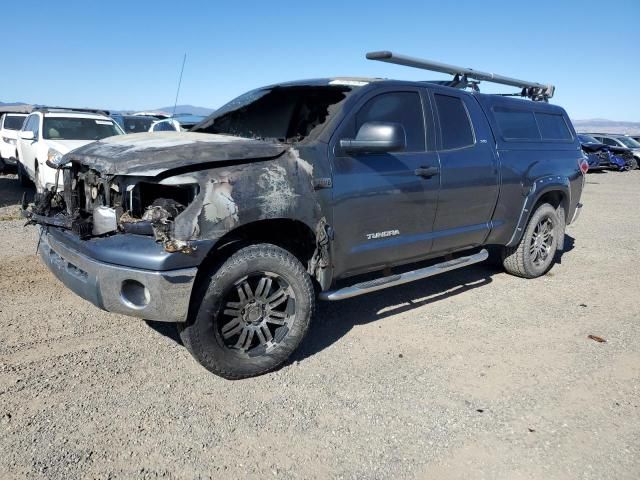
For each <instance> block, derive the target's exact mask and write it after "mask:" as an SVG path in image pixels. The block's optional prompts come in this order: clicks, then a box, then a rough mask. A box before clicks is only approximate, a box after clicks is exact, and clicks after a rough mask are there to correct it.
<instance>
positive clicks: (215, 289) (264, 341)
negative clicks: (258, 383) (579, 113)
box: [178, 244, 315, 379]
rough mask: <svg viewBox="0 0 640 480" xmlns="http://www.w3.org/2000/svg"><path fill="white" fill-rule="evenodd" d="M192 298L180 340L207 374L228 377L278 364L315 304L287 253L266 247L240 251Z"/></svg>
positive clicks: (303, 274)
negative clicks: (194, 300) (196, 302)
mask: <svg viewBox="0 0 640 480" xmlns="http://www.w3.org/2000/svg"><path fill="white" fill-rule="evenodd" d="M194 297H195V298H202V301H201V303H200V305H199V307H198V309H197V311H196V310H195V308H194V309H193V313H192V318H191V319H190V321H189V322H188V323H186V324H178V331H179V332H180V338H181V339H182V341H183V343H184V345H185V346H186V347H187V349H188V350H189V351H190V352H191V354H192V355H193V356H194V357H195V358H196V360H198V362H199V363H200V364H201V365H203V366H204V367H205V368H206V369H208V370H209V371H211V372H213V373H215V374H216V375H220V376H221V377H224V378H228V379H240V378H246V377H252V376H255V375H260V374H262V373H266V372H268V371H270V370H273V369H274V368H277V367H279V366H280V365H282V364H283V363H284V362H285V361H286V360H287V358H289V356H290V355H291V353H293V351H294V350H295V349H296V348H297V347H298V345H299V344H300V342H301V341H302V339H303V338H304V336H305V334H306V332H307V330H308V328H309V325H310V323H311V317H312V314H313V310H314V305H315V292H314V289H313V284H312V283H311V279H310V277H309V275H308V273H307V272H306V270H305V269H304V267H303V266H302V264H301V263H300V262H299V261H298V259H296V258H295V257H294V256H293V255H292V254H291V253H289V252H287V251H286V250H284V249H282V248H280V247H276V246H275V245H270V244H258V245H252V246H249V247H246V248H243V249H241V250H239V251H238V252H236V253H235V254H234V255H232V256H231V257H230V258H229V259H228V260H227V261H225V262H224V264H223V265H222V266H221V267H220V268H219V269H218V270H217V271H216V272H214V273H213V274H212V275H211V277H210V278H209V280H208V281H207V282H206V283H205V284H204V285H203V286H202V289H201V290H200V292H199V294H196V295H194Z"/></svg>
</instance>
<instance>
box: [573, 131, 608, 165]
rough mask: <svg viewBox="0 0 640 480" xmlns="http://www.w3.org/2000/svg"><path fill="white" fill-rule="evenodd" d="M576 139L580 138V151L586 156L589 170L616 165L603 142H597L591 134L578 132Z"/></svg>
mask: <svg viewBox="0 0 640 480" xmlns="http://www.w3.org/2000/svg"><path fill="white" fill-rule="evenodd" d="M578 140H580V145H581V147H582V151H583V152H584V154H585V156H586V157H587V162H588V163H589V171H592V170H603V169H605V168H616V167H617V166H616V165H614V164H612V162H611V157H610V153H609V148H608V147H607V146H606V145H605V144H604V143H601V142H599V141H598V140H596V139H595V138H593V137H592V136H591V135H586V134H583V133H579V134H578Z"/></svg>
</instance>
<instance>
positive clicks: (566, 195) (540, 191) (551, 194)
mask: <svg viewBox="0 0 640 480" xmlns="http://www.w3.org/2000/svg"><path fill="white" fill-rule="evenodd" d="M569 185H570V183H569V179H568V178H567V177H561V176H555V175H554V176H551V177H544V178H540V179H538V180H536V181H535V182H534V183H533V185H532V187H531V190H530V192H529V194H528V195H527V197H526V199H525V202H524V205H523V207H522V211H521V213H520V219H519V220H518V224H517V225H516V228H515V231H514V232H513V235H512V237H511V239H510V240H509V242H508V243H507V245H506V246H507V247H511V246H514V245H517V244H518V243H519V242H520V239H521V238H522V235H524V231H525V229H526V226H527V224H528V223H529V218H531V215H532V214H533V212H535V210H536V208H537V207H538V205H540V204H542V203H549V204H550V205H552V206H553V207H554V208H555V209H556V210H557V209H558V208H559V207H562V208H563V210H564V215H565V222H566V221H567V220H568V218H567V217H568V215H569V210H570V205H571V189H570V187H569Z"/></svg>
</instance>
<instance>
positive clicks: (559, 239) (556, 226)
mask: <svg viewBox="0 0 640 480" xmlns="http://www.w3.org/2000/svg"><path fill="white" fill-rule="evenodd" d="M565 223H566V222H565V218H564V209H563V208H562V207H560V208H559V209H557V210H556V209H555V208H553V206H551V205H549V204H548V203H542V204H540V205H539V206H538V208H536V210H535V211H534V212H533V214H532V215H531V218H530V219H529V223H528V224H527V228H526V229H525V232H524V235H523V236H522V238H521V239H520V243H518V245H516V246H515V247H505V248H504V250H503V252H502V264H503V266H504V268H505V270H506V271H507V272H508V273H510V274H512V275H516V276H518V277H522V278H536V277H540V276H542V275H544V274H545V273H547V272H548V271H549V270H550V269H551V267H552V266H553V264H554V262H555V255H556V252H557V251H558V249H559V248H560V249H562V246H563V244H564V231H565Z"/></svg>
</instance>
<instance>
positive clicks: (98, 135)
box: [17, 108, 124, 192]
mask: <svg viewBox="0 0 640 480" xmlns="http://www.w3.org/2000/svg"><path fill="white" fill-rule="evenodd" d="M96 112H97V111H96ZM123 134H124V132H123V131H122V129H121V128H120V126H119V125H118V124H117V123H116V122H114V121H113V119H112V118H110V117H108V116H106V115H103V114H101V113H93V112H91V111H81V110H64V109H46V108H45V109H39V110H36V111H34V112H33V113H31V114H30V115H29V116H28V117H27V119H26V120H25V122H24V125H23V126H22V130H20V132H19V133H18V145H17V146H18V177H19V179H20V182H21V183H22V184H23V185H27V184H29V182H30V181H33V183H35V185H36V189H37V190H38V191H40V192H41V191H43V190H44V189H47V190H49V189H50V188H51V187H52V186H53V185H54V184H55V181H56V180H55V178H56V170H55V169H53V168H51V167H49V166H48V165H47V160H50V161H52V162H55V161H57V160H58V159H59V158H60V157H61V156H62V155H64V154H65V153H67V152H70V151H71V150H74V149H76V148H79V147H81V146H83V145H86V144H87V143H91V142H95V141H96V140H101V139H103V138H105V137H111V136H113V135H123ZM58 187H59V188H62V178H60V179H59V185H58Z"/></svg>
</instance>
